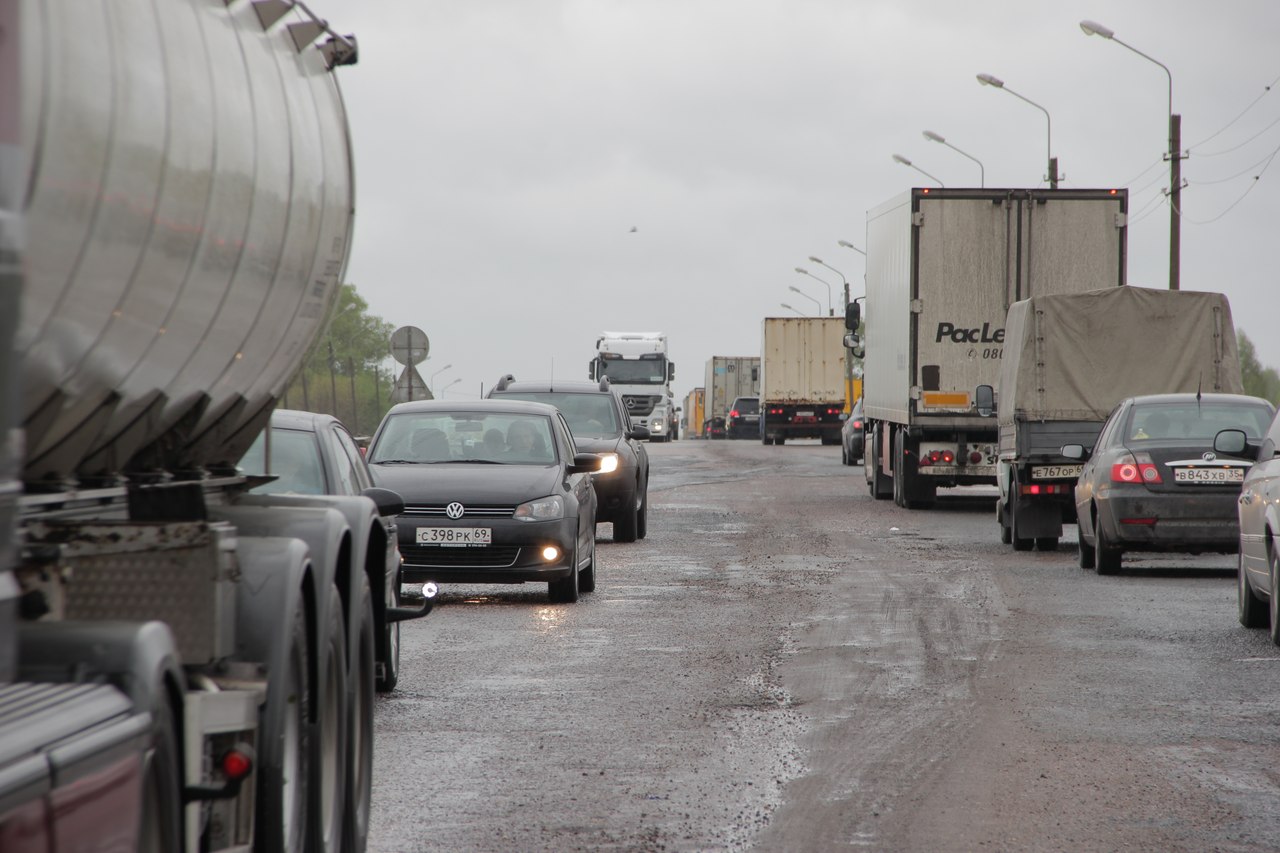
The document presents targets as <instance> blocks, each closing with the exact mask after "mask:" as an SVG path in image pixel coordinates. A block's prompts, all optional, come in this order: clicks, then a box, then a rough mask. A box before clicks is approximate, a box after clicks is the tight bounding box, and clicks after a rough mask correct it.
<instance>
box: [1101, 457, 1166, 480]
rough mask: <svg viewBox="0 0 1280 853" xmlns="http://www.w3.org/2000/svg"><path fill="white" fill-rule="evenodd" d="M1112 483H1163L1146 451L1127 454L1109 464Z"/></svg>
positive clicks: (1158, 470)
mask: <svg viewBox="0 0 1280 853" xmlns="http://www.w3.org/2000/svg"><path fill="white" fill-rule="evenodd" d="M1111 482H1113V483H1144V484H1145V483H1163V482H1164V480H1163V478H1161V476H1160V469H1159V468H1157V467H1156V466H1155V463H1154V462H1152V461H1151V457H1150V456H1148V455H1147V454H1146V453H1139V454H1136V455H1134V454H1127V455H1126V456H1124V457H1122V458H1121V459H1120V461H1119V462H1116V463H1115V464H1114V465H1112V466H1111Z"/></svg>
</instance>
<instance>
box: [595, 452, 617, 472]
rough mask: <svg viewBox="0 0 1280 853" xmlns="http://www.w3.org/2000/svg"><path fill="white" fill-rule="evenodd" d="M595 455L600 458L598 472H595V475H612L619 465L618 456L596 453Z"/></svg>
mask: <svg viewBox="0 0 1280 853" xmlns="http://www.w3.org/2000/svg"><path fill="white" fill-rule="evenodd" d="M596 455H597V456H599V457H600V470H599V471H596V473H597V474H612V473H613V472H614V471H617V470H618V465H619V464H621V463H619V461H618V454H616V453H597V454H596Z"/></svg>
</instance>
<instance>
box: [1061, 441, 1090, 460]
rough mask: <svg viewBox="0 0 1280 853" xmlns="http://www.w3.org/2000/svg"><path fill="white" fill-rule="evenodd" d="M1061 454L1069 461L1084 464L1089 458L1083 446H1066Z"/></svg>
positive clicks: (1063, 446)
mask: <svg viewBox="0 0 1280 853" xmlns="http://www.w3.org/2000/svg"><path fill="white" fill-rule="evenodd" d="M1060 452H1061V453H1062V455H1063V456H1065V457H1067V458H1068V459H1075V460H1076V461H1078V462H1083V461H1084V460H1085V459H1086V458H1088V456H1089V452H1088V451H1087V450H1085V449H1084V445H1083V444H1064V445H1062V450H1061V451H1060Z"/></svg>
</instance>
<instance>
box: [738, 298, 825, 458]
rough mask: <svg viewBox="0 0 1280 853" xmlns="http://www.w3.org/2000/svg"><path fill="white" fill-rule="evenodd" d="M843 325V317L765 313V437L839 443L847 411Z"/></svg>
mask: <svg viewBox="0 0 1280 853" xmlns="http://www.w3.org/2000/svg"><path fill="white" fill-rule="evenodd" d="M845 389H846V382H845V346H844V326H843V323H842V321H841V319H840V318H839V317H766V318H765V319H764V322H763V323H762V325H761V340H760V394H759V397H760V439H761V441H762V442H764V443H765V444H784V443H786V440H787V439H788V438H819V439H821V440H822V443H823V444H839V443H840V427H841V426H842V425H843V415H844V412H845V404H846V401H845V393H846V391H845Z"/></svg>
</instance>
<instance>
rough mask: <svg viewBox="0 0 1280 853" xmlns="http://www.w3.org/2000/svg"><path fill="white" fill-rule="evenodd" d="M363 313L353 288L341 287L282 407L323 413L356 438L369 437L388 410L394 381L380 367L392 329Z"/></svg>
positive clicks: (364, 307) (364, 309)
mask: <svg viewBox="0 0 1280 853" xmlns="http://www.w3.org/2000/svg"><path fill="white" fill-rule="evenodd" d="M368 312H369V303H368V302H366V301H365V300H364V299H363V298H362V297H361V296H360V294H359V293H358V292H357V291H356V287H355V285H353V284H344V285H342V288H341V290H340V291H339V293H338V296H337V298H336V299H335V300H334V303H333V306H332V308H331V309H330V311H329V317H328V324H327V326H326V329H325V331H324V333H322V334H321V335H319V336H318V337H317V338H316V339H315V341H314V342H313V343H312V345H311V349H310V350H308V352H307V357H306V359H305V360H304V361H303V364H302V368H301V370H299V371H298V375H297V376H295V377H294V378H293V381H292V382H291V383H290V384H289V388H288V390H287V391H286V392H285V396H284V398H283V399H282V400H281V401H280V405H281V407H283V408H290V409H304V410H307V411H312V412H326V413H328V414H331V415H334V416H336V417H337V418H338V419H339V420H341V421H342V422H343V423H344V424H346V426H347V429H349V430H351V431H352V433H355V434H357V435H359V434H364V435H368V434H369V433H372V432H373V430H374V428H375V427H376V426H377V425H378V422H379V421H380V420H381V419H382V416H383V415H384V414H385V413H386V411H387V409H389V408H390V407H391V386H392V383H393V382H394V381H395V377H394V376H393V375H392V374H391V372H390V371H389V370H387V369H386V368H385V367H382V366H381V365H382V361H383V360H384V359H385V358H386V357H387V352H388V342H389V340H390V338H391V333H392V332H393V331H394V330H395V327H394V326H393V325H392V324H391V323H388V322H386V321H384V320H383V319H382V318H380V317H375V316H372V315H370V314H369V313H368Z"/></svg>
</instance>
